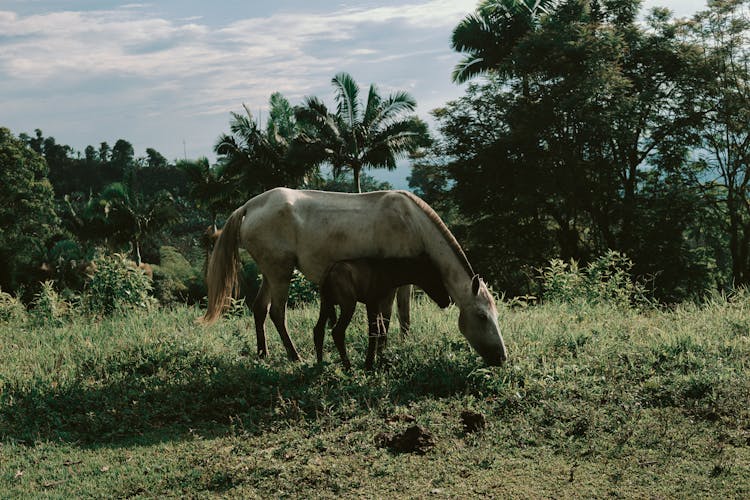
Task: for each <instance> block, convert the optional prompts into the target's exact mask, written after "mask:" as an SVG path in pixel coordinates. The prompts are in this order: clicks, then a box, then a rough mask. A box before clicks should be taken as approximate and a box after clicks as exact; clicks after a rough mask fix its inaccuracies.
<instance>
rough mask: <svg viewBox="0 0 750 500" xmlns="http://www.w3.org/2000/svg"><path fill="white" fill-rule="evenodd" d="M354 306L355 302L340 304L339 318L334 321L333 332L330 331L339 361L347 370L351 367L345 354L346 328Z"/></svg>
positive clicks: (355, 305)
mask: <svg viewBox="0 0 750 500" xmlns="http://www.w3.org/2000/svg"><path fill="white" fill-rule="evenodd" d="M356 307H357V303H356V302H349V303H346V304H341V314H340V315H339V320H338V321H337V322H336V326H334V327H333V332H331V333H332V335H333V343H334V344H336V349H338V351H339V356H340V357H341V362H342V363H343V364H344V368H346V369H347V370H348V369H349V368H351V367H352V364H351V362H350V361H349V356H347V354H346V328H347V327H348V326H349V323H351V321H352V316H354V309H355V308H356Z"/></svg>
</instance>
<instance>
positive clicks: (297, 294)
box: [289, 269, 318, 307]
mask: <svg viewBox="0 0 750 500" xmlns="http://www.w3.org/2000/svg"><path fill="white" fill-rule="evenodd" d="M317 298H318V287H317V286H315V284H314V283H313V282H312V281H309V280H308V279H307V278H305V276H304V275H303V274H302V273H301V272H299V271H298V270H296V269H295V270H294V274H292V281H291V282H290V283H289V306H290V307H296V306H298V305H303V304H309V303H310V302H315V300H317Z"/></svg>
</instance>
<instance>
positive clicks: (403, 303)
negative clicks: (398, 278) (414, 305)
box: [396, 285, 411, 336]
mask: <svg viewBox="0 0 750 500" xmlns="http://www.w3.org/2000/svg"><path fill="white" fill-rule="evenodd" d="M396 306H397V310H398V324H399V327H400V329H401V335H402V336H406V334H407V333H409V328H410V327H411V321H410V319H411V318H410V307H411V285H404V286H401V287H399V288H398V291H397V292H396Z"/></svg>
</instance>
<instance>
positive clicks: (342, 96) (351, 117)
mask: <svg viewBox="0 0 750 500" xmlns="http://www.w3.org/2000/svg"><path fill="white" fill-rule="evenodd" d="M331 83H332V84H333V86H334V88H335V89H336V106H337V109H336V114H337V115H338V116H340V117H341V118H342V119H344V120H345V122H346V123H347V124H348V125H349V126H350V127H351V126H353V125H354V124H355V123H356V122H357V121H359V112H360V109H359V108H360V103H359V85H357V82H355V81H354V78H352V76H351V75H350V74H349V73H339V74H337V75H336V76H334V77H333V79H332V80H331Z"/></svg>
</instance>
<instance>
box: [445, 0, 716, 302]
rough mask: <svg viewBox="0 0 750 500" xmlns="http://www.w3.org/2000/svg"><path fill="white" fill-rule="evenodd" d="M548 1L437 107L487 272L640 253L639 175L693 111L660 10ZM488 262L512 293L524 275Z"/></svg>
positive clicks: (690, 61)
mask: <svg viewBox="0 0 750 500" xmlns="http://www.w3.org/2000/svg"><path fill="white" fill-rule="evenodd" d="M483 5H484V4H483ZM550 5H552V7H554V8H550V9H547V10H546V11H545V12H544V15H540V16H538V20H537V22H536V23H535V24H533V26H532V27H533V29H526V30H525V31H524V32H523V34H521V35H519V36H517V37H515V38H513V37H510V38H508V37H501V38H502V40H511V41H512V43H509V44H508V45H509V47H506V48H507V50H506V52H505V54H506V56H505V58H504V59H503V60H502V64H500V65H499V66H498V65H496V66H494V67H493V68H496V69H491V70H489V72H488V73H487V75H488V78H487V83H485V84H484V85H477V86H470V87H469V90H468V91H467V95H466V96H465V97H464V98H462V99H459V100H458V101H456V102H455V103H449V105H448V106H446V107H445V109H442V110H439V111H438V112H437V114H436V116H437V119H438V121H439V123H440V130H441V132H442V133H443V135H444V137H445V140H444V141H442V146H441V147H443V151H442V154H443V156H445V157H447V158H449V159H450V160H451V161H450V162H449V163H448V165H447V166H446V168H447V171H448V173H449V174H450V176H451V179H452V180H453V181H454V183H453V185H452V188H451V193H452V196H453V197H454V198H455V199H456V200H457V202H458V203H459V205H460V208H461V210H462V214H463V215H464V216H465V217H466V219H467V228H466V231H467V235H468V236H469V238H468V241H470V242H471V245H470V249H469V250H470V251H472V248H473V251H474V252H479V253H480V254H482V255H483V256H482V257H481V258H482V259H484V258H486V264H487V265H488V266H489V267H490V268H491V269H492V268H493V267H492V266H496V264H494V263H493V262H492V261H493V255H501V256H502V259H500V260H502V261H503V262H511V263H516V266H513V265H512V264H511V265H510V266H508V267H512V266H513V267H515V268H516V269H517V268H518V267H521V266H523V265H526V266H530V267H538V266H540V265H542V264H543V263H544V262H545V260H547V259H548V258H550V257H553V256H558V255H559V256H562V257H563V258H565V259H568V258H575V259H578V260H583V261H586V260H589V259H591V258H593V257H595V256H596V255H598V254H601V253H603V252H604V251H605V250H607V249H615V250H620V251H624V252H625V253H627V254H628V255H630V256H631V257H633V259H634V260H635V261H636V263H637V264H638V263H639V262H647V259H653V255H649V254H647V253H645V252H646V247H645V246H644V241H643V239H642V238H641V237H640V233H639V231H640V226H641V224H642V223H643V221H644V220H646V219H649V218H650V217H651V215H650V214H651V213H652V211H653V210H656V206H655V205H654V202H655V200H654V199H652V198H651V197H650V196H651V193H655V192H658V191H650V192H646V191H645V186H646V182H647V180H648V177H649V174H650V173H651V172H652V171H653V170H654V169H659V170H663V171H664V172H667V171H668V170H669V169H674V168H675V166H676V165H679V164H681V163H682V162H684V160H685V157H686V155H687V154H688V153H689V151H690V147H691V145H693V144H695V134H694V131H695V129H696V127H697V126H698V125H699V124H700V122H701V120H702V110H701V109H700V108H699V107H698V106H696V99H695V98H696V92H697V87H696V85H695V82H696V80H698V79H699V74H700V64H698V61H697V58H696V53H697V51H696V47H695V45H694V44H691V43H689V42H686V41H685V40H684V38H683V37H682V36H681V35H680V30H679V23H676V22H675V21H673V20H672V19H671V18H670V17H669V15H668V13H667V12H666V11H664V10H656V11H653V12H652V14H651V15H650V16H649V17H648V19H647V23H646V24H645V25H644V24H640V23H638V22H637V13H638V6H639V5H640V4H639V2H638V1H636V0H613V1H609V2H603V5H599V4H598V3H596V2H580V1H578V0H568V1H562V2H554V3H553V4H550ZM594 7H596V8H594ZM521 24H522V25H524V26H527V27H528V26H529V24H528V23H527V22H525V21H524V23H521ZM661 178H666V177H665V176H662V177H661ZM678 185H679V186H682V187H684V184H678ZM656 201H658V200H656ZM663 203H667V201H666V200H664V201H663ZM487 207H492V210H491V211H488V210H487ZM662 208H665V207H659V210H661V209H662ZM680 216H682V214H678V213H676V212H671V213H670V215H669V217H680ZM665 217H666V215H665ZM652 220H653V222H654V224H656V219H652ZM680 221H681V222H680V223H679V224H676V227H681V228H682V229H683V232H681V233H680V234H679V238H683V237H684V233H685V232H686V231H688V229H687V227H686V226H685V225H682V222H684V219H680ZM651 234H652V235H653V236H654V237H655V238H665V239H667V238H673V239H676V238H678V235H677V234H676V233H673V232H662V233H658V232H657V231H654V232H652V233H651ZM480 243H481V244H480ZM661 244H665V245H666V244H670V245H671V244H675V245H677V248H684V247H683V246H682V245H679V242H678V241H666V240H662V241H661ZM649 248H651V249H653V246H651V247H649ZM472 255H475V254H474V253H473V254H472ZM494 260H499V259H497V257H494ZM637 269H638V271H641V270H642V269H643V268H642V267H639V268H637ZM493 270H496V272H497V274H496V276H504V277H503V278H502V279H501V280H500V281H502V282H504V283H507V284H509V286H511V287H512V288H511V289H512V290H513V291H516V292H518V291H520V292H523V289H520V285H521V283H522V278H523V277H522V276H521V275H517V276H515V277H514V276H510V275H508V271H507V269H502V268H495V269H493ZM675 274H676V273H675Z"/></svg>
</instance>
